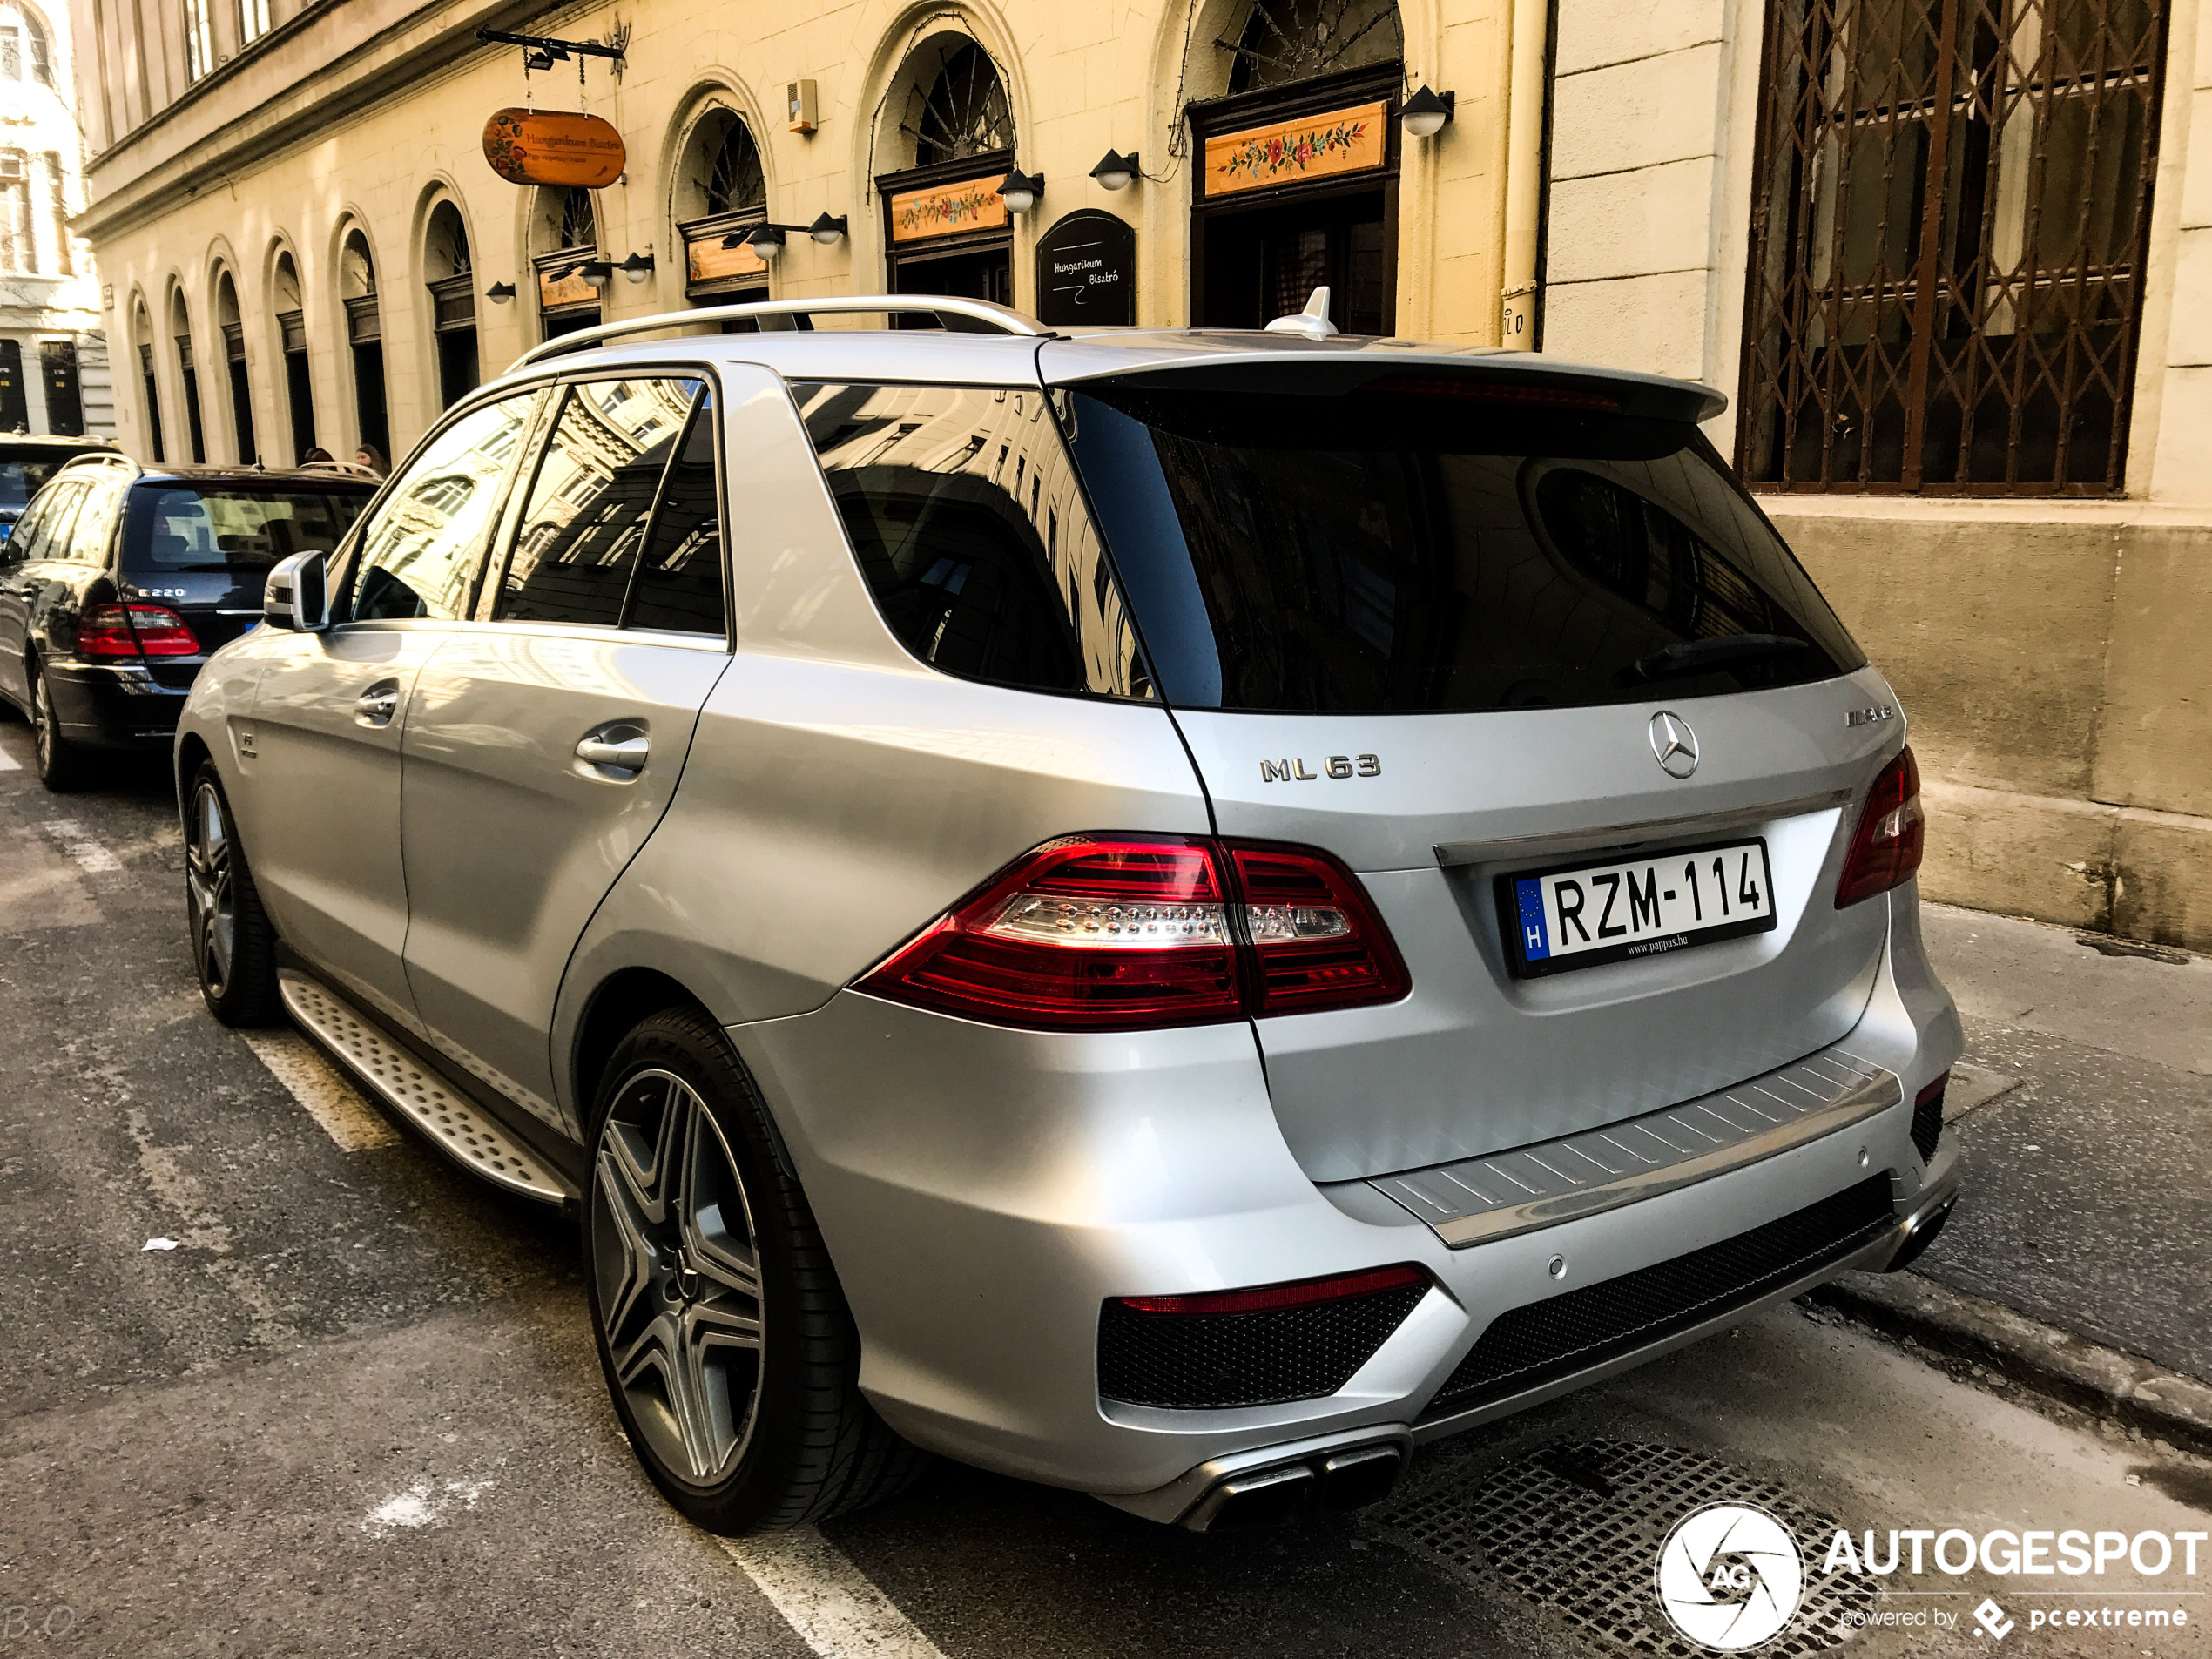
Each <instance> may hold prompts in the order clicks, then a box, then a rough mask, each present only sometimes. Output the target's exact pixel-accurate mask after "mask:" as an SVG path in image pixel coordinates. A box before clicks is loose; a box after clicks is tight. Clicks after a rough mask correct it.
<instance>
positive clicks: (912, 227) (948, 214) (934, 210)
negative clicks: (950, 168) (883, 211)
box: [891, 176, 1006, 242]
mask: <svg viewBox="0 0 2212 1659" xmlns="http://www.w3.org/2000/svg"><path fill="white" fill-rule="evenodd" d="M1005 223H1006V198H1005V197H1003V196H1001V195H1000V194H999V181H998V179H997V178H996V177H995V176H994V177H992V178H989V179H963V180H961V182H960V183H959V184H956V185H935V186H934V187H932V188H930V189H927V190H905V191H900V192H899V193H898V194H897V195H895V196H894V197H893V198H892V199H891V239H892V240H893V241H894V242H919V241H922V240H925V239H927V238H929V237H932V236H951V235H954V234H956V233H960V232H961V231H982V230H995V229H996V228H997V227H998V226H1001V225H1003V224H1005Z"/></svg>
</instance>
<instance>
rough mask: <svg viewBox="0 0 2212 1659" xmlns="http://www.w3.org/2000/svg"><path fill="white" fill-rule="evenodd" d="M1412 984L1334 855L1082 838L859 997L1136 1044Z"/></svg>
mask: <svg viewBox="0 0 2212 1659" xmlns="http://www.w3.org/2000/svg"><path fill="white" fill-rule="evenodd" d="M1408 983H1409V981H1408V979H1407V976H1406V969H1405V965H1404V964H1403V962H1402V961H1399V955H1398V952H1397V949H1396V948H1395V947H1394V946H1393V944H1392V943H1391V941H1390V936H1389V934H1388V933H1387V932H1386V930H1385V929H1384V927H1383V925H1382V922H1381V920H1380V919H1379V917H1377V916H1376V915H1375V914H1374V911H1373V908H1372V906H1370V905H1369V904H1368V902H1367V900H1366V895H1365V894H1363V893H1361V892H1360V890H1359V883H1358V881H1357V880H1355V879H1354V878H1353V877H1352V873H1350V872H1349V871H1347V870H1345V868H1344V867H1343V866H1342V865H1340V864H1339V863H1338V862H1337V861H1336V860H1333V859H1332V858H1330V857H1329V856H1328V855H1327V854H1326V853H1320V852H1317V851H1315V850H1313V849H1312V848H1308V847H1292V846H1265V845H1261V844H1255V843H1224V842H1221V841H1217V840H1211V839H1207V838H1202V837H1134V836H1130V837H1122V836H1103V835H1098V836H1093V835H1073V836H1067V837H1063V838H1062V839H1061V840H1056V841H1049V842H1047V843H1046V844H1045V845H1044V846H1041V847H1038V848H1037V849H1036V850H1035V852H1033V853H1028V854H1027V855H1026V856H1024V857H1023V858H1022V859H1020V860H1016V861H1015V864H1014V865H1012V866H1011V867H1009V868H1008V869H1007V870H1006V871H1005V872H1004V873H1002V874H1001V875H998V876H996V877H995V878H993V879H992V880H990V881H989V882H988V883H987V884H986V885H985V886H984V887H981V889H979V890H978V891H977V892H976V893H975V894H973V895H971V896H970V897H969V898H968V899H966V900H962V901H961V903H960V904H959V905H958V906H956V907H954V908H953V909H952V910H950V911H948V913H947V914H944V915H943V916H941V917H939V918H938V919H937V921H934V922H932V923H931V924H930V925H929V926H928V927H925V928H924V929H923V930H922V931H921V933H920V934H917V935H916V936H915V937H914V939H912V940H911V941H908V942H907V944H905V945H903V946H901V947H900V948H899V950H898V951H896V952H895V953H894V954H893V955H892V956H891V957H890V958H889V960H887V961H885V962H884V963H883V964H882V965H881V966H880V967H879V968H875V969H874V970H873V971H872V972H870V973H869V974H867V975H865V976H864V977H863V978H861V979H860V981H857V983H856V986H855V988H856V989H859V990H862V991H866V992H867V993H869V994H870V995H875V996H883V997H889V998H891V999H893V1000H894V1001H901V1002H912V1003H915V1004H917V1005H919V1006H921V1007H923V1008H935V1009H937V1010H939V1011H941V1012H943V1013H947V1014H957V1015H965V1016H967V1017H968V1018H971V1019H978V1020H988V1021H991V1022H995V1023H997V1024H1001V1025H1018V1026H1027V1027H1030V1028H1035V1029H1039V1030H1086V1031H1127V1030H1136V1029H1142V1028H1147V1027H1158V1026H1173V1025H1200V1024H1205V1023H1208V1022H1216V1021H1222V1020H1235V1019H1242V1018H1244V1017H1246V1016H1247V1015H1264V1014H1287V1013H1292V1012H1298V1013H1305V1012H1311V1011H1314V1010H1318V1009H1322V1008H1350V1007H1356V1006H1358V1005H1359V1004H1362V1003H1367V1002H1385V1001H1395V1000H1396V999H1397V998H1399V997H1400V996H1403V995H1405V994H1406V988H1407V986H1408Z"/></svg>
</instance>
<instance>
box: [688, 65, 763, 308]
mask: <svg viewBox="0 0 2212 1659" xmlns="http://www.w3.org/2000/svg"><path fill="white" fill-rule="evenodd" d="M675 207H676V233H677V238H678V240H679V241H681V242H682V244H683V246H684V292H685V295H686V296H687V297H689V298H691V299H693V300H700V301H703V302H705V303H707V304H711V305H727V304H730V303H732V301H738V300H765V299H766V298H767V297H768V266H766V264H765V262H763V261H762V260H761V259H760V258H759V255H758V254H756V253H754V252H753V251H752V247H751V246H750V245H749V244H747V243H746V241H745V237H746V236H748V235H749V234H751V233H752V226H755V225H757V224H759V222H760V221H761V220H762V219H765V218H767V217H768V179H767V175H766V173H765V171H764V170H763V168H762V165H761V160H760V149H759V145H756V144H754V142H753V139H752V132H751V131H750V130H749V129H748V128H747V127H746V125H745V118H743V117H742V116H740V115H739V114H738V112H737V111H735V110H731V109H724V108H720V107H717V108H713V109H710V110H708V111H707V112H706V113H705V115H702V116H701V117H700V118H698V125H695V126H694V127H692V129H691V134H690V136H689V137H688V138H685V141H684V155H683V159H682V160H681V161H680V162H678V164H677V169H676V199H675Z"/></svg>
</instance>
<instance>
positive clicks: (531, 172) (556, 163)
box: [484, 109, 629, 190]
mask: <svg viewBox="0 0 2212 1659" xmlns="http://www.w3.org/2000/svg"><path fill="white" fill-rule="evenodd" d="M484 159H485V160H486V161H489V163H491V170H492V171H493V172H496V173H497V174H498V175H499V176H500V177H501V178H502V179H505V180H506V181H507V182H508V183H509V184H510V185H575V186H577V187H578V188H581V189H583V190H604V189H605V188H606V187H607V186H608V185H611V184H612V183H614V181H615V180H616V179H619V178H621V177H622V170H623V167H624V165H625V164H626V163H627V162H628V160H629V156H628V153H627V152H625V151H624V149H623V145H622V134H621V133H619V132H616V131H615V130H614V128H613V127H611V126H610V125H608V124H607V123H606V122H604V121H602V120H601V119H600V118H598V117H597V116H596V115H583V114H579V113H577V111H570V110H518V109H506V110H495V111H493V112H492V118H491V119H490V120H489V121H487V122H485V123H484Z"/></svg>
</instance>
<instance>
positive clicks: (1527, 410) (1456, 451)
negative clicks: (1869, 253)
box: [1073, 381, 1865, 713]
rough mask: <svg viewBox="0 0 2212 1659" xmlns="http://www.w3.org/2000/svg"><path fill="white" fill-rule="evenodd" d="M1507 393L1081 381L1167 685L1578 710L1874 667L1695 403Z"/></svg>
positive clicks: (1453, 706)
mask: <svg viewBox="0 0 2212 1659" xmlns="http://www.w3.org/2000/svg"><path fill="white" fill-rule="evenodd" d="M1504 396H1505V394H1502V393H1493V392H1490V391H1487V390H1486V389H1485V388H1482V387H1481V386H1480V384H1479V383H1471V382H1468V381H1457V382H1450V381H1443V382H1420V381H1415V382H1413V384H1412V387H1411V388H1408V387H1407V385H1406V382H1405V381H1399V383H1398V385H1397V386H1396V387H1395V388H1393V390H1391V391H1388V392H1367V391H1359V392H1352V393H1349V394H1346V395H1334V396H1311V397H1309V396H1298V395H1281V394H1277V393H1262V394H1246V393H1232V392H1225V391H1218V390H1190V391H1185V390H1180V389H1167V390H1163V389H1157V388H1144V389H1136V388H1126V387H1114V386H1112V385H1099V384H1096V383H1093V384H1091V385H1089V386H1087V387H1085V388H1083V389H1082V390H1081V391H1079V392H1078V393H1076V395H1075V397H1074V399H1073V404H1074V414H1075V433H1076V435H1075V442H1074V451H1075V455H1076V462H1077V465H1078V467H1079V469H1080V470H1081V471H1082V475H1083V480H1084V482H1085V484H1086V486H1087V487H1088V489H1089V495H1090V497H1091V500H1092V501H1093V502H1095V503H1096V507H1097V510H1098V514H1099V517H1100V521H1101V523H1102V525H1103V529H1104V531H1105V535H1106V539H1107V543H1108V544H1109V546H1110V547H1111V548H1112V550H1113V552H1114V557H1115V563H1116V567H1117V569H1118V570H1119V572H1120V575H1121V577H1122V580H1123V583H1124V585H1125V587H1126V589H1127V590H1128V593H1129V597H1130V604H1131V605H1132V607H1133V608H1134V610H1135V611H1136V618H1137V623H1138V625H1139V628H1140V630H1141V631H1142V633H1143V637H1144V641H1145V644H1146V647H1147V650H1148V652H1149V654H1150V657H1151V658H1152V663H1153V668H1154V671H1155V672H1156V673H1157V676H1158V678H1159V681H1160V685H1161V690H1162V691H1163V693H1164V694H1165V696H1166V698H1168V700H1169V701H1170V702H1173V703H1179V704H1182V705H1185V706H1189V707H1198V708H1220V709H1231V710H1246V711H1286V712H1300V713H1305V712H1346V713H1350V712H1403V713H1426V712H1448V711H1476V710H1488V709H1514V708H1546V707H1554V708H1556V707H1572V706H1577V705H1589V704H1597V703H1613V702H1626V701H1641V700H1647V699H1649V698H1652V697H1655V696H1664V697H1666V698H1670V699H1671V698H1688V697H1697V696H1710V695H1716V694H1719V693H1723V692H1730V691H1752V690H1759V689H1764V688H1768V687H1772V686H1778V685H1797V684H1801V683H1804V682H1808V681H1812V680H1818V679H1825V678H1831V677H1832V676H1834V675H1837V674H1839V673H1844V672H1848V671H1851V670H1852V669H1854V668H1857V667H1858V666H1859V665H1861V664H1863V663H1864V662H1865V657H1864V655H1863V654H1862V653H1861V652H1860V651H1859V650H1858V646H1857V645H1856V644H1853V642H1852V640H1851V637H1850V635H1849V634H1848V633H1847V632H1846V631H1844V627H1843V625H1842V624H1841V623H1839V622H1838V620H1837V618H1836V617H1835V614H1834V613H1833V612H1832V611H1831V610H1830V609H1829V608H1828V606H1827V604H1826V603H1825V602H1824V601H1823V600H1822V598H1821V597H1820V595H1819V593H1818V592H1817V590H1815V589H1814V587H1813V585H1812V583H1811V580H1810V578H1808V577H1806V576H1805V574H1804V570H1802V569H1801V568H1799V566H1798V564H1797V561H1796V560H1795V559H1794V558H1792V557H1791V555H1790V552H1789V550H1788V549H1787V548H1785V547H1784V545H1783V544H1782V542H1781V540H1780V538H1779V537H1777V536H1776V534H1775V532H1774V530H1773V529H1772V528H1771V527H1770V525H1769V524H1768V523H1767V522H1766V520H1765V519H1764V517H1763V516H1761V514H1760V513H1759V511H1758V509H1757V508H1756V507H1754V506H1753V505H1752V504H1751V502H1750V498H1749V497H1748V496H1745V494H1744V493H1743V490H1742V489H1741V488H1740V487H1739V486H1738V485H1737V483H1736V482H1735V480H1734V479H1733V478H1732V477H1731V476H1730V475H1729V473H1728V472H1727V470H1726V469H1725V468H1724V467H1723V464H1722V463H1721V462H1720V459H1719V457H1718V456H1717V455H1716V454H1715V453H1714V452H1713V449H1712V448H1711V446H1710V444H1708V443H1707V442H1705V440H1704V438H1703V435H1701V434H1700V433H1699V432H1698V431H1697V429H1696V428H1695V427H1694V426H1693V425H1691V424H1690V423H1689V422H1687V421H1666V420H1653V419H1647V418H1642V417H1632V416H1628V415H1618V414H1611V413H1606V412H1604V411H1603V410H1602V409H1601V408H1578V407H1566V408H1561V407H1558V406H1557V404H1556V403H1554V402H1548V401H1547V402H1539V401H1533V400H1532V401H1526V402H1518V401H1503V398H1504Z"/></svg>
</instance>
